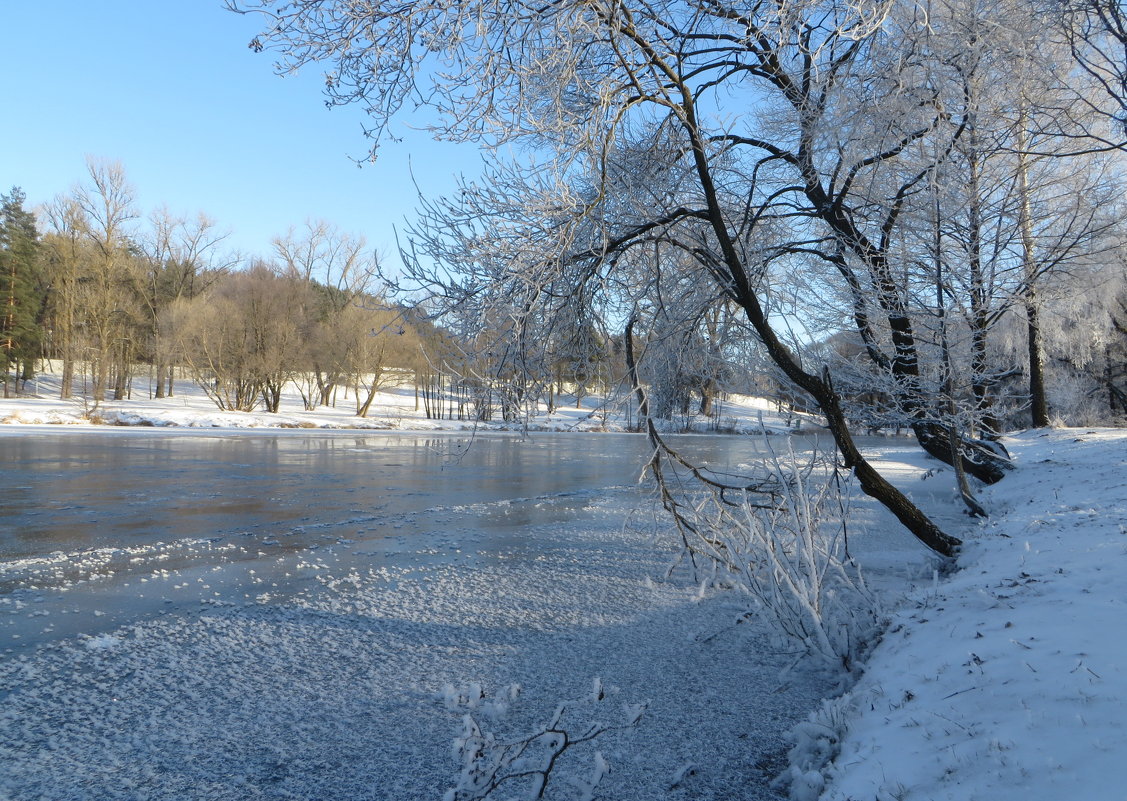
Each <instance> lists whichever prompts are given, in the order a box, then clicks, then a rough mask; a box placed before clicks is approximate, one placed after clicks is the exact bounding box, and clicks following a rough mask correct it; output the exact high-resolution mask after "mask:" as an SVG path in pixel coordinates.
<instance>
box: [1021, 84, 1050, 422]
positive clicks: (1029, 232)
mask: <svg viewBox="0 0 1127 801" xmlns="http://www.w3.org/2000/svg"><path fill="white" fill-rule="evenodd" d="M1025 121H1026V113H1025V104H1024V99H1023V101H1022V107H1021V113H1020V115H1019V117H1018V125H1017V151H1018V152H1017V191H1018V197H1019V199H1020V203H1021V205H1020V209H1019V227H1020V229H1021V257H1022V267H1023V270H1024V273H1025V291H1024V293H1023V298H1022V299H1023V301H1024V304H1025V322H1026V334H1027V344H1028V353H1029V358H1028V361H1029V414H1030V417H1031V418H1032V424H1033V427H1034V428H1048V427H1049V425H1050V423H1049V402H1048V398H1047V397H1046V394H1045V357H1044V352H1043V350H1042V348H1041V321H1040V309H1039V308H1038V299H1037V279H1038V270H1037V254H1036V241H1035V239H1034V236H1033V210H1032V208H1031V207H1030V200H1029V153H1028V152H1027V147H1026V135H1025Z"/></svg>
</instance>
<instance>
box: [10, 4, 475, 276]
mask: <svg viewBox="0 0 1127 801" xmlns="http://www.w3.org/2000/svg"><path fill="white" fill-rule="evenodd" d="M2 6H3V8H2V10H0V54H3V61H4V66H3V68H2V69H0V109H2V112H0V113H2V116H3V118H4V121H3V128H2V130H3V133H0V191H5V192H6V191H7V190H8V188H9V187H11V186H13V185H15V186H19V187H22V188H23V190H24V191H25V192H26V193H27V195H28V200H29V203H30V204H32V205H35V204H39V203H43V202H46V201H48V200H50V199H51V198H52V197H54V196H55V195H57V194H59V193H61V192H65V191H67V190H68V189H69V188H70V187H72V186H73V185H74V184H75V183H77V182H79V181H81V180H82V179H83V178H84V175H85V158H86V156H87V155H88V154H89V155H91V156H95V157H100V158H108V159H113V160H117V161H120V162H121V163H122V164H123V165H124V167H125V171H126V173H127V175H128V177H129V179H130V181H131V183H132V184H133V185H134V187H135V189H136V195H137V200H138V206H139V208H140V209H141V211H142V212H143V213H147V212H148V211H150V210H152V209H154V208H157V207H159V206H161V205H167V206H168V207H169V209H170V210H171V211H172V212H174V213H177V214H190V215H194V214H195V213H196V212H198V211H203V212H206V213H207V214H209V215H210V216H212V217H213V218H215V219H216V220H217V221H218V223H219V224H220V226H222V227H225V228H227V229H230V231H231V236H230V238H229V240H228V243H229V244H230V245H231V246H232V247H233V248H236V249H238V250H241V251H243V252H245V253H247V254H267V253H269V251H270V240H271V238H272V237H273V236H275V235H278V234H282V233H284V232H285V231H286V229H287V228H288V227H289V226H291V225H294V226H297V225H301V224H302V223H303V222H304V221H305V220H306V219H307V218H323V219H326V220H329V221H331V222H333V223H336V224H337V225H338V226H340V227H341V228H342V229H343V230H345V231H348V232H351V233H357V234H363V235H364V236H366V237H367V239H368V242H369V244H370V245H371V246H373V247H375V248H377V249H378V250H379V251H380V252H381V253H382V254H384V255H385V256H386V257H388V258H389V259H391V260H392V261H396V260H397V258H396V256H395V242H394V238H393V236H394V234H393V226H397V227H398V228H399V229H400V230H402V227H403V221H404V218H405V217H408V216H410V215H411V213H412V210H413V209H414V208H415V206H416V190H415V187H414V186H413V185H412V183H411V177H410V176H411V173H410V171H409V169H408V164H409V163H410V165H411V169H413V171H414V175H415V178H416V180H417V181H418V183H419V185H420V188H422V189H423V191H425V192H426V193H427V194H440V193H444V192H448V191H450V190H451V189H453V187H454V185H455V182H454V179H453V176H454V175H455V174H457V173H459V172H461V171H467V172H470V173H476V172H477V163H478V161H477V155H476V152H475V151H474V150H473V149H472V148H469V147H466V146H461V147H459V146H454V145H449V144H442V143H436V142H433V141H431V140H430V139H429V137H427V136H426V135H425V134H423V133H421V132H415V131H412V130H410V129H409V128H408V127H407V124H408V123H409V121H401V122H400V123H399V124H397V126H396V127H395V128H394V129H393V130H394V132H395V134H396V135H397V136H401V137H403V138H404V141H403V142H402V143H390V144H388V145H386V146H385V147H382V148H381V151H380V157H379V159H378V160H377V162H376V163H375V164H365V165H364V166H363V167H357V166H356V164H355V162H354V161H353V160H352V159H353V158H362V157H363V156H365V155H366V153H367V149H368V140H366V139H365V138H364V136H363V132H362V125H363V123H364V114H363V113H362V111H361V110H360V109H358V108H333V109H327V108H326V107H325V105H324V103H323V98H322V96H321V94H320V86H321V83H322V78H321V72H320V71H319V70H317V69H314V70H307V71H305V72H303V73H302V74H300V75H298V76H291V77H286V78H280V77H278V76H276V75H275V74H274V73H273V70H272V67H271V65H272V62H273V58H272V56H271V55H270V54H269V53H262V54H255V53H253V52H252V51H251V50H250V49H248V48H247V42H249V41H250V39H251V38H252V37H253V36H254V35H255V34H256V33H257V32H258V31H259V30H260V23H259V20H258V19H257V18H256V17H253V16H240V15H237V14H233V13H231V12H229V11H226V10H224V9H223V7H222V4H221V0H97V2H91V0H36V1H35V2H4V3H2Z"/></svg>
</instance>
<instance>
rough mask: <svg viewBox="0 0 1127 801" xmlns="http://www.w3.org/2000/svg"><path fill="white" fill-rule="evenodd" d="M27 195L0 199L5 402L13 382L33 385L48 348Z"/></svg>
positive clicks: (12, 194) (0, 334)
mask: <svg viewBox="0 0 1127 801" xmlns="http://www.w3.org/2000/svg"><path fill="white" fill-rule="evenodd" d="M25 199H26V195H24V193H23V192H22V191H21V190H20V189H19V187H12V190H11V191H10V192H9V193H8V194H6V195H0V302H2V303H3V311H2V314H0V349H2V350H3V358H4V396H5V397H8V395H9V393H10V392H11V384H12V383H13V381H12V379H14V378H22V379H23V380H25V381H26V380H27V379H28V378H29V377H30V376H31V374H32V365H33V364H34V361H35V358H36V357H37V356H38V355H39V350H40V346H41V342H42V325H41V321H42V312H43V299H44V287H43V282H42V280H41V274H40V267H39V232H38V230H37V229H36V226H35V216H34V215H33V214H32V213H31V212H29V211H27V210H26V209H25V208H24V207H23V204H24V201H25Z"/></svg>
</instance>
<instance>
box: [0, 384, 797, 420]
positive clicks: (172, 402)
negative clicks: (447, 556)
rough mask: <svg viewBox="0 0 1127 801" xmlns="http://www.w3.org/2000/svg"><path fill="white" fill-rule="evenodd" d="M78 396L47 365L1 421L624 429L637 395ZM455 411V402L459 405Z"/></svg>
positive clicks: (741, 411) (777, 415)
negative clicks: (253, 399)
mask: <svg viewBox="0 0 1127 801" xmlns="http://www.w3.org/2000/svg"><path fill="white" fill-rule="evenodd" d="M76 384H78V386H76V388H75V395H74V397H72V398H70V399H67V400H60V399H59V387H60V376H59V375H58V373H57V372H51V371H50V370H48V371H45V372H44V373H43V374H42V375H40V376H39V377H38V378H37V379H35V380H34V381H32V382H29V383H28V385H27V387H26V389H25V390H24V394H22V395H21V396H20V397H13V398H3V399H0V425H5V424H6V425H20V424H23V425H65V426H93V425H126V426H155V427H172V428H183V427H187V428H310V429H312V428H324V429H357V430H377V431H382V430H403V431H462V430H468V429H472V428H481V429H483V430H532V431H625V430H628V429H629V428H631V424H632V422H633V420H632V399H631V398H629V397H626V398H624V399H623V400H621V401H619V402H607V401H605V400H604V398H602V397H601V396H596V395H585V396H584V397H583V398H582V399H581V400H580V401H579V402H578V403H577V402H576V399H575V396H570V397H568V396H561V397H560V399H559V403H558V405H556V407H555V408H554V409H552V410H549V409H548V407H547V406H546V405H545V404H543V403H541V404H540V405H539V407H538V409H537V410H536V413H535V414H533V415H532V416H531V417H530V418H529V420H528V421H527V425H525V424H519V423H504V422H502V421H500V419H499V418H498V419H494V420H491V421H489V422H486V423H479V422H476V421H474V420H471V419H466V420H459V419H457V416H456V414H455V415H451V414H450V412H451V409H448V408H445V406H446V405H447V404H444V403H443V404H436V408H437V407H443V408H442V411H443V417H441V418H436V419H431V418H428V417H427V415H426V410H425V404H424V403H423V402H422V401H421V400H420V399H419V397H418V396H417V395H416V393H415V390H414V388H413V387H411V386H410V385H409V384H404V385H402V386H388V387H387V388H386V389H384V390H383V391H381V392H379V393H377V394H376V396H375V399H374V400H373V402H372V406H371V409H370V412H369V414H368V415H367V416H366V417H358V416H356V414H355V411H356V400H355V397H353V396H352V395H351V394H350V393H349V391H348V390H347V389H344V388H342V389H341V390H340V391H339V392H338V393H337V397H336V402H335V403H333V404H332V405H329V406H318V407H317V408H316V409H314V410H312V411H309V410H306V409H305V407H304V403H303V402H302V398H301V393H300V392H299V391H298V388H297V387H296V386H295V385H294V384H293V383H292V382H291V383H289V384H286V386H285V388H284V389H283V391H282V402H281V406H280V408H279V411H278V412H277V413H274V414H271V413H267V412H264V411H262V410H261V409H258V410H256V411H251V412H228V411H221V410H219V409H218V408H217V407H216V405H215V403H213V402H212V401H211V400H210V399H209V398H208V397H207V395H205V394H204V392H203V390H201V389H200V387H199V386H198V385H196V384H195V383H194V382H192V381H190V380H187V379H183V380H180V381H178V382H177V383H176V390H175V395H174V396H173V397H166V398H153V397H151V394H152V388H151V387H150V386H148V385H145V384H142V383H136V384H135V385H134V387H133V389H132V391H131V393H130V397H129V399H127V400H120V401H114V400H106V401H103V402H102V403H99V404H94V403H93V402H92V401H89V400H87V399H85V398H84V397H83V392H82V386H81V384H80V383H79V382H76ZM455 411H456V409H455ZM817 425H818V422H817V420H816V419H815V418H813V417H812V416H810V415H795V414H788V413H787V412H785V411H780V410H779V409H778V407H777V406H776V404H774V403H773V402H771V401H768V400H765V399H763V398H756V397H751V396H745V395H731V396H728V397H727V398H725V399H723V400H718V401H716V404H715V408H714V412H713V415H712V416H711V417H703V416H701V415H699V414H692V413H690V414H688V415H686V416H678V419H677V420H674V421H673V426H674V427H675V428H678V429H681V428H686V429H687V428H691V429H694V430H699V431H709V430H715V429H717V428H720V429H723V430H727V431H759V430H761V429H762V428H763V427H766V428H768V429H769V430H771V431H787V430H793V429H794V428H795V427H796V426H805V427H806V428H807V429H809V428H810V427H812V426H813V427H817Z"/></svg>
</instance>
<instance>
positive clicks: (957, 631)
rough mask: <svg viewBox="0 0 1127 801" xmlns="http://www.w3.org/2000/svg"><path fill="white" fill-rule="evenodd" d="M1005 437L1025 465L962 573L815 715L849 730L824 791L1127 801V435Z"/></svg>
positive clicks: (894, 799)
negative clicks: (1126, 764)
mask: <svg viewBox="0 0 1127 801" xmlns="http://www.w3.org/2000/svg"><path fill="white" fill-rule="evenodd" d="M1006 445H1007V446H1008V447H1009V448H1010V449H1011V450H1012V452H1013V453H1014V455H1015V457H1016V459H1017V462H1018V465H1019V469H1018V470H1017V471H1016V472H1014V473H1013V474H1012V475H1010V476H1009V477H1007V478H1006V479H1005V480H1004V481H1002V482H1001V483H999V484H998V485H996V486H995V487H993V488H991V489H989V490H987V491H985V492H984V493H983V498H984V500H985V501H986V503H987V506H988V507H989V509H990V511H991V513H992V516H991V518H990V520H988V521H986V522H984V523H982V524H981V525H977V526H970V525H968V526H967V528H966V529H965V530H964V531H963V532H961V534H962V536H963V537H964V538H965V540H966V545H965V547H964V549H963V553H962V555H961V557H960V559H959V570H958V572H957V573H955V574H954V575H953V576H951V577H950V578H948V579H946V580H943V581H940V582H938V583H937V584H936V585H935V586H933V587H929V588H926V589H922V590H920V591H917V592H916V593H915V594H914V595H912V597H911V598H909V599H908V601H907V602H906V603H904V605H903V606H902V607H901V609H900V610H899V613H898V614H897V615H896V617H895V619H894V621H893V624H892V627H891V628H890V630H889V631H888V633H887V634H886V636H885V638H884V641H883V642H882V643H881V644H880V646H879V647H878V648H877V650H876V652H875V653H874V654H873V656H872V659H871V661H870V664H869V666H868V672H867V673H866V675H865V676H864V678H863V679H862V680H861V681H860V682H859V684H858V685H857V686H855V687H854V688H853V690H852V691H851V692H850V693H849V695H848V696H847V697H846V698H844V699H841V700H839V701H837V702H836V704H835V707H836V709H833V710H830V713H829V714H827V713H823V714H822V715H819V716H817V717H818V719H819V720H820V721H821V722H823V723H824V722H826V721H832V720H833V719H835V718H836V719H844V722H845V730H846V733H845V736H844V739H843V741H842V743H841V752H840V754H839V755H838V757H837V759H836V761H835V763H834V765H833V766H832V768H831V770H830V774H831V777H832V780H831V783H830V787H829V790H828V791H827V792H826V793H825V794H824V795H823V796H822V797H823V798H824V799H827V800H828V801H846V799H850V800H852V801H860V800H861V799H875V801H908V800H909V799H911V800H913V801H914V800H915V799H919V800H920V801H923V800H924V799H927V801H941V800H942V801H947V800H950V801H956V799H957V800H958V801H971V799H982V800H983V801H987V800H988V801H1011V800H1012V801H1059V799H1081V798H1082V799H1101V801H1122V800H1123V799H1127V786H1125V785H1124V783H1123V780H1122V779H1121V778H1120V776H1119V771H1120V769H1121V768H1122V767H1123V758H1124V755H1125V754H1127V750H1125V745H1124V743H1125V742H1127V432H1124V431H1122V430H1107V429H1101V430H1087V429H1065V430H1055V431H1042V432H1037V431H1033V432H1027V433H1023V434H1021V435H1019V436H1016V437H1013V438H1011V439H1008V440H1007V441H1006ZM812 784H813V785H814V786H817V782H816V781H814V782H812Z"/></svg>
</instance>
